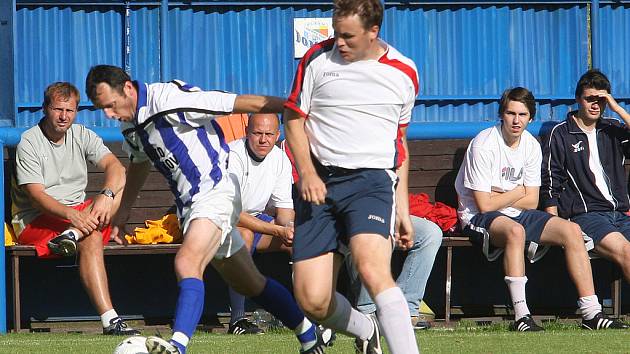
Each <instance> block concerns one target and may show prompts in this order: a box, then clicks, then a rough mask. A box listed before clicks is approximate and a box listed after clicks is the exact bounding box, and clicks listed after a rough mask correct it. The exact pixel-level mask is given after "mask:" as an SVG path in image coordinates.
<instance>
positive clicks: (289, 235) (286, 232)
mask: <svg viewBox="0 0 630 354" xmlns="http://www.w3.org/2000/svg"><path fill="white" fill-rule="evenodd" d="M294 233H295V228H294V226H293V221H291V222H290V223H288V224H287V225H286V226H284V227H282V233H281V234H280V238H281V239H282V243H283V244H284V245H285V246H287V247H291V246H293V234H294Z"/></svg>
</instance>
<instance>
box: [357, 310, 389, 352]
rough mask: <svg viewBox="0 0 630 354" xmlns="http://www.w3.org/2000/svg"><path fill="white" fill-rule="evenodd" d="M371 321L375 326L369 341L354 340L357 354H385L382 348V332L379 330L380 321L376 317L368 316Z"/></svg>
mask: <svg viewBox="0 0 630 354" xmlns="http://www.w3.org/2000/svg"><path fill="white" fill-rule="evenodd" d="M368 318H369V319H370V321H372V324H373V325H374V331H373V332H372V335H371V336H370V338H368V339H367V340H362V339H361V338H357V339H355V340H354V346H355V349H356V352H357V354H383V348H382V347H381V331H380V329H379V328H378V320H377V319H376V316H374V315H368Z"/></svg>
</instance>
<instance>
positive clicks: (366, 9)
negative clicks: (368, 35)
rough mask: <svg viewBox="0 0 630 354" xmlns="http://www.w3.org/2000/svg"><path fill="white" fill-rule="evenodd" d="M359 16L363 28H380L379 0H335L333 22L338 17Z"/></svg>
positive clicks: (380, 5)
mask: <svg viewBox="0 0 630 354" xmlns="http://www.w3.org/2000/svg"><path fill="white" fill-rule="evenodd" d="M352 15H359V18H360V19H361V23H362V24H363V28H364V29H366V30H368V29H370V28H372V26H378V27H379V28H380V27H381V23H383V4H382V3H381V1H380V0H335V2H334V8H333V20H334V19H336V18H340V17H347V16H352Z"/></svg>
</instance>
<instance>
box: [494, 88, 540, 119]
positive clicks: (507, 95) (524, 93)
mask: <svg viewBox="0 0 630 354" xmlns="http://www.w3.org/2000/svg"><path fill="white" fill-rule="evenodd" d="M511 101H514V102H520V103H522V104H524V105H525V107H527V110H528V111H529V116H530V117H531V118H532V119H533V118H534V117H535V116H536V99H535V98H534V94H532V92H531V91H529V90H528V89H526V88H524V87H514V88H509V89H507V90H505V91H503V95H502V96H501V100H500V101H499V117H501V116H503V113H505V110H506V109H507V106H508V104H509V103H510V102H511Z"/></svg>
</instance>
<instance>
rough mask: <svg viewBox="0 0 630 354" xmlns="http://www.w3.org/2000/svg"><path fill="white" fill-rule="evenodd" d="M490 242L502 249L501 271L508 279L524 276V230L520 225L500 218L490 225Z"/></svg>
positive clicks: (508, 219)
mask: <svg viewBox="0 0 630 354" xmlns="http://www.w3.org/2000/svg"><path fill="white" fill-rule="evenodd" d="M489 233H490V242H492V244H493V245H494V246H496V247H501V248H503V249H504V250H505V251H504V255H503V270H504V272H505V275H506V276H509V277H524V276H525V253H524V252H525V229H524V228H523V226H521V224H519V223H517V222H516V221H514V220H512V219H510V218H508V217H507V216H500V217H498V218H496V219H494V221H492V224H490V228H489Z"/></svg>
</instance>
